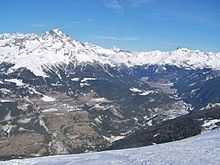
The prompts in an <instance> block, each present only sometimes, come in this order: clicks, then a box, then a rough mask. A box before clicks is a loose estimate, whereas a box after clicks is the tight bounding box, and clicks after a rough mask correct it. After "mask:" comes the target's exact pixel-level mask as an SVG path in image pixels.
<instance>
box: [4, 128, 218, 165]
mask: <svg viewBox="0 0 220 165" xmlns="http://www.w3.org/2000/svg"><path fill="white" fill-rule="evenodd" d="M60 164H62V165H117V164H118V165H128V164H130V165H177V164H178V165H189V164H191V165H192V164H193V165H198V164H199V165H219V164H220V130H219V129H216V130H214V131H210V132H206V133H204V134H202V135H199V136H195V137H192V138H188V139H185V140H182V141H176V142H171V143H166V144H160V145H153V146H149V147H143V148H136V149H127V150H120V151H107V152H100V153H88V154H78V155H66V156H51V157H43V158H34V159H26V160H12V161H7V162H0V165H60Z"/></svg>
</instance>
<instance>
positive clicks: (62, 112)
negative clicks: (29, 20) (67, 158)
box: [0, 29, 220, 160]
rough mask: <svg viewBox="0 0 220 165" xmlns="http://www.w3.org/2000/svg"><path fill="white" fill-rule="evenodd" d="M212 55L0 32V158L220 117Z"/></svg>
mask: <svg viewBox="0 0 220 165" xmlns="http://www.w3.org/2000/svg"><path fill="white" fill-rule="evenodd" d="M219 85H220V53H214V52H203V51H199V50H190V49H187V48H178V49H177V50H174V51H169V52H161V51H150V52H131V51H126V50H121V49H105V48H102V47H100V46H96V45H94V44H90V43H82V42H80V41H77V40H73V39H72V38H71V37H70V36H68V35H66V34H65V33H63V32H62V31H60V30H59V29H54V30H51V31H49V32H46V33H43V34H41V35H37V34H21V33H11V34H8V33H5V34H0V158H1V159H2V160H6V159H12V158H26V157H36V156H46V155H57V154H71V153H84V152H91V151H103V150H112V149H121V148H130V147H142V146H146V145H152V144H159V143H164V142H170V141H176V140H180V139H184V138H187V137H191V136H195V135H198V134H200V133H202V132H203V131H206V130H210V129H211V130H212V129H215V128H217V127H219V125H220V116H219V114H220V113H219V111H220V104H219V102H220V88H219Z"/></svg>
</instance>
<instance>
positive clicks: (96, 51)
mask: <svg viewBox="0 0 220 165" xmlns="http://www.w3.org/2000/svg"><path fill="white" fill-rule="evenodd" d="M72 60H77V61H78V63H86V62H90V63H91V62H99V63H102V64H109V65H111V66H118V65H121V64H124V65H127V66H128V67H132V66H135V65H155V64H156V65H166V64H168V65H175V66H178V67H186V68H191V69H195V68H205V67H208V68H213V69H220V54H219V53H206V52H202V51H198V50H195V51H194V50H190V49H187V48H179V49H177V50H175V51H170V52H161V51H150V52H130V51H125V50H121V49H105V48H102V47H100V46H97V45H94V44H90V43H82V42H79V41H77V40H73V39H72V38H71V37H70V36H68V35H66V34H65V33H63V32H62V31H61V30H59V29H53V30H50V31H48V32H46V33H43V34H42V35H37V34H33V33H30V34H22V33H11V34H9V33H7V34H0V63H1V62H8V63H13V64H15V66H14V68H15V69H16V68H19V67H26V68H28V69H30V70H31V71H32V72H34V73H35V74H36V75H44V72H43V71H42V67H43V66H48V65H55V64H59V63H69V62H71V61H72ZM33 61H35V63H34V64H33Z"/></svg>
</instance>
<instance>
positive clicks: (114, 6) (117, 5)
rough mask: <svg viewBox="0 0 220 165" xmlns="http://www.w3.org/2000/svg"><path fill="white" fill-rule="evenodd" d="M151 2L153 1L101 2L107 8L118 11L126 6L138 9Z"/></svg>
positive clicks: (104, 0) (109, 0)
mask: <svg viewBox="0 0 220 165" xmlns="http://www.w3.org/2000/svg"><path fill="white" fill-rule="evenodd" d="M151 1H155V0H103V3H104V5H105V6H106V7H107V8H111V9H115V10H119V9H123V8H124V7H126V6H130V7H139V6H141V5H144V4H146V3H149V2H151Z"/></svg>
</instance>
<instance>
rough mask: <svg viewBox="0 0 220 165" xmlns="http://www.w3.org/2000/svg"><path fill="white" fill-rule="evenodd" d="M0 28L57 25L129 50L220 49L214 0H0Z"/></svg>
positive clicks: (218, 4) (219, 5)
mask: <svg viewBox="0 0 220 165" xmlns="http://www.w3.org/2000/svg"><path fill="white" fill-rule="evenodd" d="M0 21H1V24H0V32H1V33H2V32H36V33H40V32H44V31H48V30H50V29H52V28H60V29H62V30H63V31H64V32H66V33H67V34H69V35H71V36H72V37H73V38H74V39H78V40H81V41H88V42H92V43H96V44H98V45H101V46H104V47H107V48H112V47H114V46H116V47H118V48H122V49H128V50H138V51H143V50H154V49H159V50H174V49H176V48H177V47H187V48H192V49H201V50H208V51H220V1H219V0H1V1H0Z"/></svg>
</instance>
